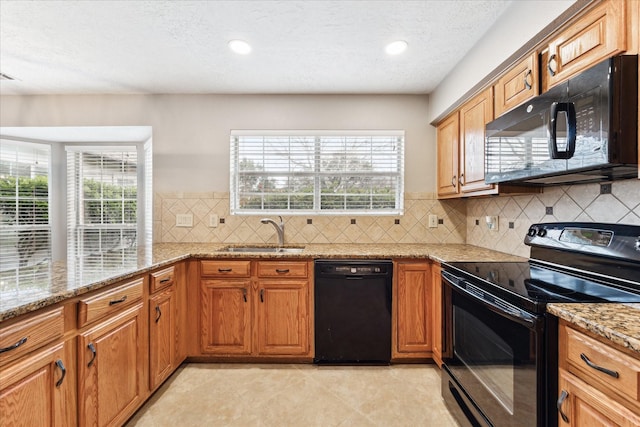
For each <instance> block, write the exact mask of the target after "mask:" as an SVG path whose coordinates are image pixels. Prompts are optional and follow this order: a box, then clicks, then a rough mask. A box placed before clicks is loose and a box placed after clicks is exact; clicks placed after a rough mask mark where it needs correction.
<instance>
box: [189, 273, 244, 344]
mask: <svg viewBox="0 0 640 427" xmlns="http://www.w3.org/2000/svg"><path fill="white" fill-rule="evenodd" d="M200 304H201V307H200V316H201V319H200V320H201V325H200V328H201V337H200V347H201V351H202V352H203V353H209V354H235V355H238V354H251V281H249V280H203V281H202V282H201V298H200Z"/></svg>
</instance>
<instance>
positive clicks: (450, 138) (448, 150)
mask: <svg viewBox="0 0 640 427" xmlns="http://www.w3.org/2000/svg"><path fill="white" fill-rule="evenodd" d="M459 129H460V127H459V113H458V112H457V111H456V112H455V113H453V114H452V115H450V116H449V117H447V118H446V119H444V120H443V121H442V122H441V123H440V124H439V125H438V129H437V141H436V143H437V169H438V182H437V185H438V197H440V198H444V197H451V196H456V195H457V194H458V169H459V165H458V147H459V142H458V141H459Z"/></svg>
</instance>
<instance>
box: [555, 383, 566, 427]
mask: <svg viewBox="0 0 640 427" xmlns="http://www.w3.org/2000/svg"><path fill="white" fill-rule="evenodd" d="M567 397H569V393H568V392H567V391H566V390H562V393H560V397H559V398H558V403H557V405H556V406H557V407H558V412H560V416H561V417H562V421H564V422H565V423H568V422H569V417H567V416H566V415H565V413H564V412H562V404H563V403H564V401H565V399H566V398H567Z"/></svg>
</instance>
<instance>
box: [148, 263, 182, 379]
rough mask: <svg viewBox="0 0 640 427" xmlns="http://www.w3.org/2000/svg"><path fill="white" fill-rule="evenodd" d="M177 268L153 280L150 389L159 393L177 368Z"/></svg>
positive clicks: (150, 317) (172, 267) (172, 268)
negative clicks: (158, 389) (163, 383)
mask: <svg viewBox="0 0 640 427" xmlns="http://www.w3.org/2000/svg"><path fill="white" fill-rule="evenodd" d="M175 269H176V267H175V266H171V267H169V268H166V269H163V270H160V271H156V272H154V273H151V275H150V278H149V284H150V286H149V287H150V292H151V295H150V296H149V322H148V323H149V387H150V389H151V390H155V389H156V387H158V386H159V385H160V384H162V382H163V381H164V380H165V379H167V378H168V377H169V375H171V373H172V372H173V371H174V369H175V368H176V367H177V363H178V359H177V352H176V347H177V344H178V329H177V325H176V318H177V315H178V313H177V311H176V299H177V296H176V280H175V279H176V275H175Z"/></svg>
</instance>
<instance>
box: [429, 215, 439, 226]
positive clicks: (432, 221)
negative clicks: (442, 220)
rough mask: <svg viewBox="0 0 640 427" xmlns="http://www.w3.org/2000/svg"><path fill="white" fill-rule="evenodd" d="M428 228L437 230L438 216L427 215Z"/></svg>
mask: <svg viewBox="0 0 640 427" xmlns="http://www.w3.org/2000/svg"><path fill="white" fill-rule="evenodd" d="M429 228H438V215H429Z"/></svg>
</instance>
